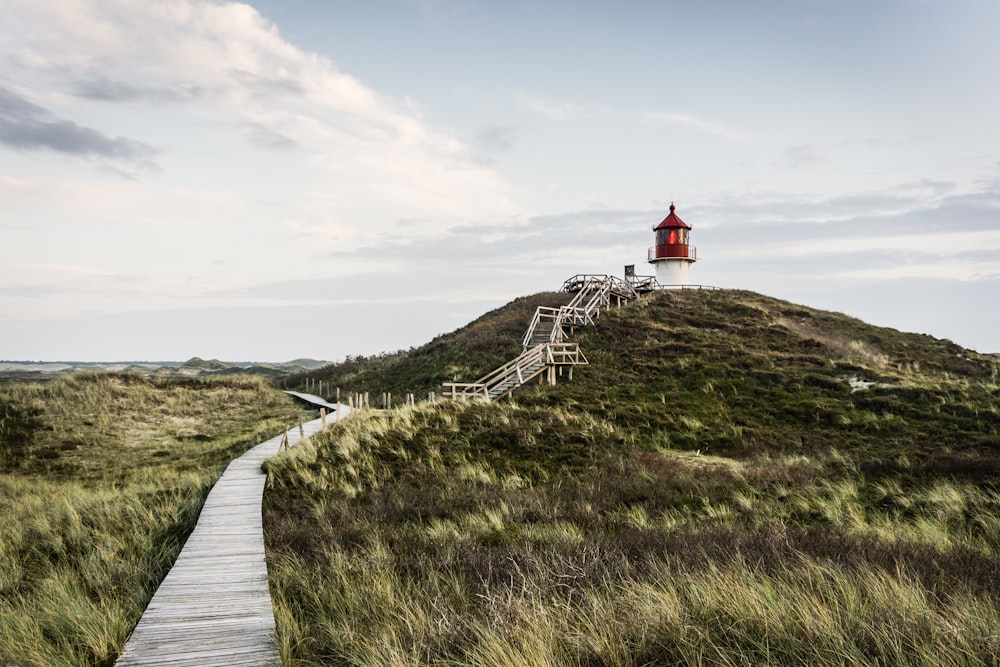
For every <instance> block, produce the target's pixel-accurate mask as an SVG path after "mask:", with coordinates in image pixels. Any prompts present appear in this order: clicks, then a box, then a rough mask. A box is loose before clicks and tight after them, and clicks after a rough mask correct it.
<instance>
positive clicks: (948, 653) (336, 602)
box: [265, 291, 1000, 665]
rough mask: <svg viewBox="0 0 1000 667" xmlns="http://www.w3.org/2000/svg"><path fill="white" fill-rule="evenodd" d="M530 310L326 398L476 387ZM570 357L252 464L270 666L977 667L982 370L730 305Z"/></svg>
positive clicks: (825, 316)
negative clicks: (262, 465) (522, 381)
mask: <svg viewBox="0 0 1000 667" xmlns="http://www.w3.org/2000/svg"><path fill="white" fill-rule="evenodd" d="M551 296H552V298H560V295H551ZM547 298H549V296H543V295H540V296H538V297H532V299H531V301H533V302H536V303H537V302H541V300H543V299H547ZM518 309H520V310H522V311H524V313H526V314H525V315H524V316H523V317H522V316H521V313H520V312H518V314H517V316H516V317H515V316H514V311H516V310H518ZM533 309H534V307H533V306H528V300H525V301H524V302H515V303H514V304H511V305H510V306H508V307H506V308H503V309H499V310H498V311H495V312H494V313H492V314H489V315H487V316H484V318H482V319H481V320H477V322H475V323H473V325H470V327H469V328H468V329H466V330H460V331H458V332H455V333H454V334H450V335H449V336H447V337H442V338H440V339H437V340H436V341H435V342H433V343H431V344H430V345H429V346H426V347H424V348H417V349H415V350H412V351H410V352H408V353H400V354H397V355H394V356H392V357H391V358H381V359H375V360H353V361H352V362H351V363H350V364H347V365H343V366H335V367H328V368H325V369H322V370H321V371H319V372H318V373H320V374H322V375H319V376H317V377H324V378H325V379H327V381H343V382H344V383H345V384H346V383H347V380H349V379H354V380H357V381H360V379H362V378H363V379H364V380H365V381H366V383H367V386H364V387H358V388H357V389H355V390H360V389H364V390H368V391H371V392H380V391H390V390H391V391H394V392H400V391H418V390H420V389H422V388H427V387H430V386H431V384H430V383H431V382H432V381H438V380H441V381H447V380H459V381H470V380H473V379H475V377H476V376H477V375H478V374H480V373H481V372H485V371H488V370H490V369H491V368H492V367H493V366H495V365H498V364H499V363H501V362H503V361H506V360H507V359H509V358H510V357H512V356H513V354H514V353H516V352H517V351H518V350H519V346H517V345H516V344H514V345H513V346H512V345H511V341H515V342H516V340H518V339H519V338H520V335H521V334H522V333H523V331H524V328H525V327H526V326H527V323H528V321H529V319H530V314H531V312H532V311H533ZM494 319H495V320H496V322H494ZM518 319H519V320H520V322H519V323H518V326H515V320H518ZM501 321H502V322H505V324H503V325H501V324H499V322H501ZM502 327H509V328H510V335H509V336H498V335H491V336H489V337H485V338H484V337H481V336H474V335H472V333H471V331H472V330H473V329H474V328H478V330H480V331H491V330H492V331H497V330H500V329H501V328H502ZM470 340H479V341H481V342H482V345H483V347H482V348H481V349H479V350H474V349H473V347H472V345H471V344H470V343H469V341H470ZM573 340H574V341H575V342H579V343H580V345H581V347H582V348H583V350H584V352H585V354H586V355H587V357H588V358H589V360H590V365H589V366H585V367H578V368H577V369H576V371H575V374H574V379H573V380H572V381H571V382H562V383H560V384H559V385H558V386H555V387H529V388H525V389H522V390H520V392H519V393H516V394H515V396H514V397H513V399H507V400H504V401H500V402H497V403H493V404H486V403H482V402H469V403H453V402H441V403H439V404H437V405H429V404H424V405H420V406H418V407H416V408H414V409H410V408H406V409H399V410H395V411H391V412H375V411H372V412H368V413H363V414H360V415H357V416H354V417H352V418H350V419H347V420H345V421H344V422H342V423H340V424H338V425H336V426H335V427H334V428H332V429H330V430H328V431H326V432H325V433H323V434H321V435H320V436H318V437H315V438H313V439H312V440H311V441H310V442H307V443H305V444H303V445H300V446H299V447H297V448H295V449H293V450H291V451H290V452H288V453H286V454H283V455H281V456H279V457H278V458H276V459H274V460H272V461H271V462H270V463H269V464H267V468H268V471H269V485H270V490H269V492H268V494H267V496H266V499H265V505H266V507H265V509H266V512H265V521H266V525H267V528H266V535H267V540H268V547H269V550H270V554H271V555H270V558H271V561H272V563H271V565H272V570H271V571H272V586H273V591H274V596H275V599H276V603H277V618H278V621H279V635H280V639H281V643H282V650H283V653H284V657H285V659H286V660H288V661H289V662H291V663H293V664H329V663H335V664H478V665H563V664H572V665H646V664H691V665H695V664H698V665H701V664H713V665H747V664H811V665H813V664H837V665H841V664H853V665H870V664H928V665H930V664H934V665H937V664H955V665H965V664H993V663H994V661H995V656H996V655H998V654H1000V635H998V634H997V632H996V628H997V627H1000V488H998V483H997V472H998V469H1000V433H998V430H1000V385H998V378H997V374H998V369H1000V360H998V358H997V357H996V356H992V355H981V354H977V353H975V352H972V351H969V350H964V349H962V348H960V347H958V346H956V345H954V344H953V343H950V342H949V341H942V340H937V339H934V338H931V337H928V336H923V335H915V334H905V333H900V332H898V331H895V330H892V329H886V328H879V327H875V326H870V325H867V324H865V323H862V322H860V321H858V320H855V319H852V318H849V317H846V316H843V315H839V314H834V313H826V312H822V311H817V310H813V309H810V308H805V307H802V306H797V305H793V304H790V303H787V302H783V301H779V300H776V299H771V298H768V297H764V296H761V295H758V294H753V293H749V292H737V291H723V292H661V293H657V294H654V295H651V296H649V297H645V298H643V299H641V300H639V301H636V302H633V303H631V304H629V305H627V306H626V307H624V308H622V309H620V310H617V311H607V312H604V313H602V315H601V317H600V319H599V320H598V323H597V325H596V326H595V327H592V328H588V329H586V330H582V331H579V332H578V333H577V335H576V336H575V337H574V338H573ZM435 346H436V347H435ZM508 348H511V349H508ZM432 350H433V351H434V354H431V351H432ZM482 359H488V360H489V363H486V362H485V361H481V360H482ZM417 360H421V361H419V362H418V361H417ZM387 368H388V369H389V370H386V369H387ZM406 368H420V369H421V370H420V373H419V374H417V373H415V374H414V376H413V384H412V385H407V384H405V382H406V379H407V378H406V376H405V372H404V371H403V370H402V369H406ZM390 371H391V372H390ZM459 371H462V372H459ZM380 383H381V384H380Z"/></svg>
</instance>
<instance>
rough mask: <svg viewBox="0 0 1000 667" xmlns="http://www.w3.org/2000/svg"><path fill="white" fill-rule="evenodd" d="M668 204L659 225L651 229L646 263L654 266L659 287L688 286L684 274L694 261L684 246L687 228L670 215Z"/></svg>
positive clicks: (694, 254)
mask: <svg viewBox="0 0 1000 667" xmlns="http://www.w3.org/2000/svg"><path fill="white" fill-rule="evenodd" d="M674 208H675V207H674V203H673V202H670V214H669V215H667V217H665V218H664V219H663V222H661V223H660V224H658V225H657V226H656V227H653V231H654V232H655V233H656V240H655V243H656V245H654V246H653V247H652V248H650V249H649V263H650V264H653V265H654V266H656V282H658V283H660V285H662V286H663V287H680V286H683V285H687V284H688V270H689V269H690V267H691V265H692V264H693V263H694V262H696V261H697V260H698V253H697V251H696V248H695V247H694V246H693V245H688V237H689V236H690V234H691V226H690V225H688V224H687V223H686V222H684V221H683V220H681V219H680V217H679V216H678V215H677V213H675V212H674Z"/></svg>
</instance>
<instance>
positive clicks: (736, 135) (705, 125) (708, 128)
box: [639, 111, 755, 142]
mask: <svg viewBox="0 0 1000 667" xmlns="http://www.w3.org/2000/svg"><path fill="white" fill-rule="evenodd" d="M639 119H640V120H642V121H644V122H647V123H663V124H668V125H680V126H682V127H686V128H688V129H692V130H696V131H698V132H702V133H704V134H710V135H712V136H716V137H722V138H723V139H728V140H730V141H739V142H743V141H751V140H753V139H754V138H755V137H754V135H752V134H751V133H749V132H745V131H743V130H738V129H735V128H732V127H728V126H726V125H722V124H720V123H716V122H714V121H710V120H706V119H704V118H699V117H698V116H694V115H691V114H686V113H676V112H667V111H643V112H642V113H640V114H639Z"/></svg>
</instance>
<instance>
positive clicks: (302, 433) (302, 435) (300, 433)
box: [299, 415, 306, 440]
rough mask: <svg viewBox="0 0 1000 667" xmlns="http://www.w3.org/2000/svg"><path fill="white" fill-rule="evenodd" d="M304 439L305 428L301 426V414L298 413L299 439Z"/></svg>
mask: <svg viewBox="0 0 1000 667" xmlns="http://www.w3.org/2000/svg"><path fill="white" fill-rule="evenodd" d="M305 439H306V429H305V428H304V427H303V426H302V415H299V440H305Z"/></svg>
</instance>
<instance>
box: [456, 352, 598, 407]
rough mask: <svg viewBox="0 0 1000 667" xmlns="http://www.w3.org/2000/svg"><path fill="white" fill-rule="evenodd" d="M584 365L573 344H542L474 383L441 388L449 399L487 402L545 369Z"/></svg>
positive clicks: (551, 380)
mask: <svg viewBox="0 0 1000 667" xmlns="http://www.w3.org/2000/svg"><path fill="white" fill-rule="evenodd" d="M587 363H588V361H587V358H586V357H585V356H584V355H583V352H582V351H581V350H580V346H579V345H577V344H576V343H542V344H540V345H536V346H535V347H533V348H531V349H529V350H525V351H524V352H522V353H521V354H520V355H518V356H517V357H516V358H515V359H513V360H512V361H509V362H507V363H506V364H504V365H503V366H501V367H499V368H497V369H496V370H494V371H491V372H490V373H488V374H486V375H484V376H483V377H481V378H479V379H478V380H476V381H475V382H446V383H445V384H444V386H445V388H446V389H450V390H451V397H452V398H476V397H481V398H485V399H486V400H488V401H489V400H493V399H495V398H500V397H501V396H503V395H506V394H507V393H510V392H511V391H513V390H514V389H516V388H517V387H520V386H521V385H523V384H525V383H527V382H529V381H531V380H532V379H534V378H535V377H537V376H538V375H540V374H541V373H542V372H543V371H545V370H547V369H552V370H554V369H555V367H557V366H576V365H583V364H587ZM554 381H555V378H554V377H550V383H554Z"/></svg>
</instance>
